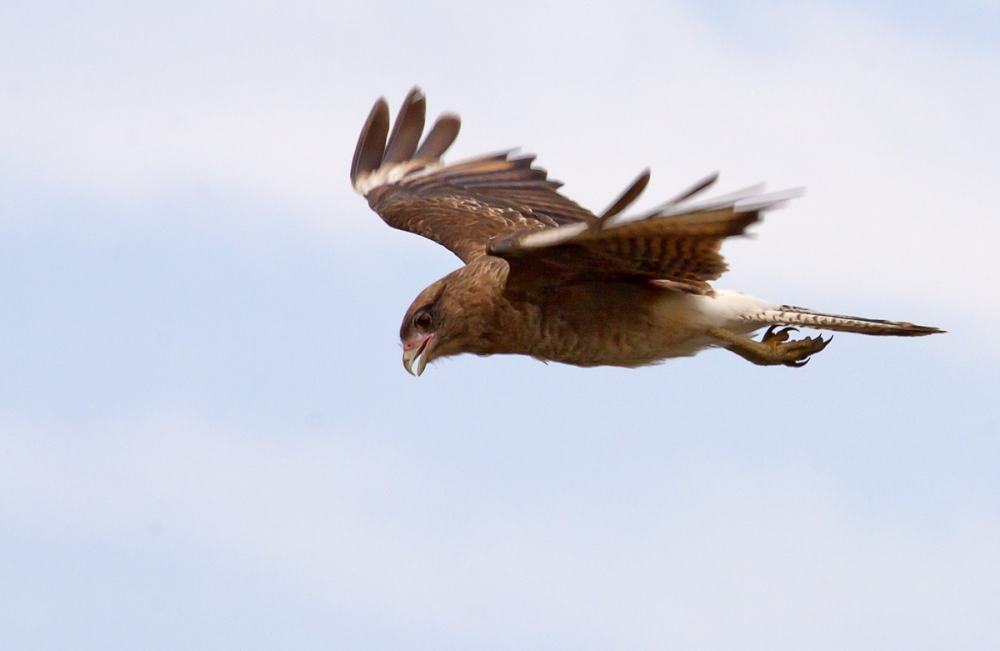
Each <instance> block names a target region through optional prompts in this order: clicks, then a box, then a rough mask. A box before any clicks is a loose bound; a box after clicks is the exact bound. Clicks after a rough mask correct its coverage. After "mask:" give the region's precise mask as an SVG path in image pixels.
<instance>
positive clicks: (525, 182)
mask: <svg viewBox="0 0 1000 651" xmlns="http://www.w3.org/2000/svg"><path fill="white" fill-rule="evenodd" d="M425 112H426V102H425V99H424V95H423V93H422V92H421V91H420V89H418V88H414V89H413V90H411V91H410V93H409V95H407V96H406V100H405V101H404V102H403V106H402V108H401V109H400V111H399V115H398V116H397V118H396V123H395V125H394V126H393V129H392V133H391V135H389V137H388V142H386V134H388V132H389V107H388V105H387V104H386V102H385V100H384V99H379V100H378V101H377V102H375V106H374V107H372V110H371V113H370V114H369V115H368V120H367V122H365V126H364V129H362V131H361V136H360V138H359V139H358V145H357V148H356V149H355V151H354V161H353V163H352V165H351V183H352V184H353V185H354V188H355V190H357V191H358V192H359V193H361V194H363V195H364V196H365V197H366V198H367V199H368V205H369V206H371V207H372V209H373V210H374V211H375V212H377V213H378V214H379V215H380V216H381V217H382V219H383V220H384V221H385V222H386V223H387V224H389V225H390V226H392V227H393V228H398V229H401V230H404V231H410V232H411V233H416V234H417V235H423V236H424V237H426V238H429V239H431V240H434V241H435V242H437V243H438V244H441V245H442V246H444V247H446V248H447V249H449V250H450V251H452V252H453V253H455V254H456V255H458V257H460V258H461V259H462V260H464V261H465V262H469V261H470V260H472V259H474V258H476V257H479V256H481V255H484V254H485V252H486V247H487V245H488V244H489V241H490V239H491V238H496V237H503V236H506V235H508V234H510V233H512V232H520V233H531V232H537V231H542V230H545V229H553V228H558V227H561V226H565V225H573V224H580V225H587V224H591V223H595V222H596V221H597V217H596V216H595V215H594V214H593V213H591V212H590V211H589V210H586V209H584V208H581V207H580V206H579V205H577V204H576V203H574V202H573V201H571V200H569V199H567V198H566V197H564V196H562V195H561V194H559V193H558V192H556V189H557V188H558V187H559V186H560V185H561V184H560V183H558V182H557V181H552V180H550V179H548V178H547V174H546V172H545V170H543V169H540V168H537V167H532V166H531V163H532V161H533V160H534V157H527V156H522V157H516V156H511V154H510V152H505V153H499V154H495V155H490V156H483V157H481V158H476V159H473V160H469V161H465V162H461V163H455V164H452V165H443V164H442V163H441V161H440V158H441V155H442V154H443V153H444V152H445V150H447V149H448V147H450V146H451V144H452V142H454V140H455V138H456V137H457V136H458V130H459V126H460V122H459V119H458V117H457V116H454V115H447V114H446V115H442V116H441V117H440V118H438V121H437V122H436V123H435V124H434V127H433V128H432V129H431V131H430V133H429V134H428V135H427V137H426V138H425V139H424V142H423V144H421V145H420V146H419V147H417V143H418V142H419V140H420V136H421V133H422V132H423V129H424V117H425Z"/></svg>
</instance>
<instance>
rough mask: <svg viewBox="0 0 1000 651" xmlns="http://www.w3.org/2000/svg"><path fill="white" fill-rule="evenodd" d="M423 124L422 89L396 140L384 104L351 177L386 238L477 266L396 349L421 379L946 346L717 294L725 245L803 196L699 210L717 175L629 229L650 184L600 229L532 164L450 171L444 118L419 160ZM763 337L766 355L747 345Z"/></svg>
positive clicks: (750, 192)
mask: <svg viewBox="0 0 1000 651" xmlns="http://www.w3.org/2000/svg"><path fill="white" fill-rule="evenodd" d="M425 110H426V102H425V100H424V95H423V93H422V92H421V91H420V90H419V89H418V88H414V89H413V90H412V91H410V94H409V95H407V97H406V100H405V101H404V102H403V107H402V108H401V109H400V111H399V115H398V116H397V118H396V123H395V125H394V126H393V129H392V133H391V134H389V107H388V105H387V104H386V101H385V99H382V98H380V99H379V100H378V101H377V102H375V106H374V107H373V108H372V110H371V113H370V114H369V115H368V120H367V122H365V126H364V128H363V129H362V131H361V136H360V138H359V139H358V145H357V148H356V149H355V151H354V161H353V163H352V165H351V183H352V184H353V185H354V188H355V190H357V191H358V192H359V193H360V194H362V195H364V196H365V197H367V199H368V205H369V206H371V208H372V210H374V211H375V212H377V213H378V214H379V215H380V216H381V217H382V219H383V220H385V222H386V223H387V224H389V225H390V226H392V227H393V228H398V229H401V230H405V231H410V232H411V233H416V234H417V235H423V236H424V237H426V238H429V239H431V240H434V241H435V242H437V243H438V244H441V245H442V246H444V247H446V248H447V249H449V250H450V251H452V252H453V253H455V254H456V255H457V256H458V257H459V258H461V259H462V261H463V262H465V266H464V267H462V268H460V269H457V270H456V271H453V272H452V273H450V274H448V275H447V276H445V277H444V278H442V279H441V280H438V281H437V282H435V283H434V284H432V285H431V286H430V287H428V288H427V289H425V290H424V291H422V292H421V293H420V295H419V296H417V298H416V300H414V301H413V304H412V305H410V308H409V309H408V310H407V311H406V316H405V317H404V318H403V325H402V327H401V328H400V330H399V336H400V339H401V340H402V342H403V366H404V367H405V368H406V370H407V371H409V372H410V373H413V372H414V371H416V374H417V375H420V374H421V373H422V372H423V370H424V367H425V366H426V365H427V363H428V362H430V361H433V360H435V359H439V358H442V357H447V356H450V355H458V354H460V353H474V354H476V355H497V354H517V355H530V356H532V357H534V358H536V359H540V360H544V361H555V362H563V363H565V364H574V365H576V366H601V365H609V366H628V367H634V366H642V365H645V364H653V363H656V362H659V361H661V360H664V359H667V358H670V357H680V356H686V355H693V354H695V353H697V352H698V351H700V350H703V349H705V348H711V347H716V346H721V347H723V348H726V349H728V350H731V351H733V352H734V353H736V354H737V355H740V356H742V357H744V358H745V359H748V360H750V361H751V362H753V363H754V364H760V365H765V366H769V365H785V366H803V365H805V363H806V362H807V361H808V360H809V357H810V355H813V354H815V353H817V352H819V351H821V350H823V349H824V348H826V346H827V344H829V342H830V339H832V337H831V338H830V339H823V338H822V337H821V336H816V337H806V338H803V339H798V340H793V339H791V338H790V336H789V333H790V332H792V331H795V330H796V328H795V326H803V327H806V328H814V329H823V330H840V331H845V332H858V333H861V334H868V335H896V336H904V337H907V336H909V337H913V336H922V335H929V334H933V333H936V332H942V331H941V330H939V329H937V328H931V327H925V326H918V325H914V324H912V323H904V322H898V321H881V320H876V319H865V318H861V317H853V316H839V315H834V314H822V313H819V312H813V311H811V310H806V309H803V308H799V307H792V306H788V305H778V304H775V303H770V302H767V301H763V300H761V299H758V298H754V297H752V296H748V295H746V294H741V293H739V292H733V291H727V290H716V289H712V287H711V286H710V285H709V284H708V283H709V281H712V280H716V279H717V278H718V277H719V276H720V275H721V274H722V272H724V271H725V270H726V264H725V262H724V261H723V259H722V256H721V255H720V254H719V248H720V246H721V244H722V242H723V240H725V239H726V238H728V237H734V236H737V235H742V234H743V233H744V231H745V230H746V228H747V227H748V226H749V225H750V224H753V223H754V222H756V221H758V220H759V219H760V217H761V214H762V213H763V212H764V211H766V210H770V209H773V208H776V207H779V206H780V205H782V204H783V203H784V202H786V201H787V200H788V199H790V198H793V197H794V196H797V193H795V192H792V193H787V192H786V193H776V194H762V186H757V187H753V188H748V189H746V190H743V191H740V192H736V193H732V194H729V195H726V196H722V197H716V198H715V199H712V200H709V201H707V202H704V203H701V204H698V205H691V204H690V203H689V200H690V199H692V198H693V197H694V196H695V195H697V194H699V193H701V192H703V191H704V190H706V189H707V188H708V187H709V186H710V185H712V183H714V181H715V179H716V176H715V175H713V176H711V177H709V178H707V179H705V180H703V181H701V182H699V183H697V184H695V185H694V186H693V187H691V188H690V189H688V190H686V191H685V192H682V193H681V194H680V195H678V196H677V197H675V198H674V199H672V200H670V201H668V202H666V203H664V204H661V205H660V206H658V207H657V208H655V209H654V210H652V211H651V212H648V213H646V214H644V215H640V216H637V217H634V218H629V219H619V218H618V216H619V215H620V213H621V212H622V211H623V210H624V209H625V208H626V207H627V206H628V205H629V204H631V203H632V202H633V201H634V200H635V199H636V197H638V196H639V194H640V193H641V192H642V190H643V189H644V188H645V186H646V183H647V182H648V181H649V171H648V170H647V171H645V172H643V173H642V174H641V175H640V176H639V177H638V178H637V179H636V180H635V181H634V182H633V183H632V185H631V186H629V188H628V189H627V190H625V192H623V193H622V195H621V196H620V197H618V199H617V200H615V201H614V203H612V204H611V206H610V207H609V208H608V209H607V210H605V211H604V212H603V213H601V214H600V215H595V214H594V213H592V212H590V211H589V210H587V209H585V208H582V207H580V206H579V205H577V204H576V203H574V202H573V201H571V200H570V199H567V198H566V197H564V196H563V195H561V194H559V193H558V192H557V191H556V190H557V188H558V187H559V186H560V185H561V184H560V183H558V182H556V181H552V180H550V179H548V178H547V174H546V172H545V170H544V169H541V168H538V167H533V166H532V161H533V160H534V157H532V156H514V155H512V154H511V152H504V153H500V154H493V155H488V156H483V157H480V158H475V159H472V160H468V161H465V162H461V163H454V164H451V165H445V164H443V163H442V162H441V155H442V154H443V153H444V152H445V150H447V149H448V147H449V146H451V144H452V142H454V140H455V138H456V136H457V135H458V130H459V126H460V122H459V119H458V117H457V116H455V115H448V114H445V115H442V116H441V117H440V118H438V120H437V122H436V123H435V124H434V127H433V128H432V129H431V131H430V133H428V134H427V137H426V138H425V139H424V141H423V143H422V144H420V146H419V147H418V146H417V145H418V142H419V141H420V136H421V134H422V133H423V130H424V116H425ZM387 135H388V142H387V141H386V136H387ZM765 326H768V329H767V331H766V333H765V334H764V336H763V337H762V338H761V340H760V341H755V340H753V339H751V338H750V337H749V336H748V335H750V334H751V333H753V332H754V331H755V330H758V329H760V328H762V327H765ZM779 326H784V327H780V328H778V327H779ZM776 328H778V329H776ZM414 363H416V368H415V369H414Z"/></svg>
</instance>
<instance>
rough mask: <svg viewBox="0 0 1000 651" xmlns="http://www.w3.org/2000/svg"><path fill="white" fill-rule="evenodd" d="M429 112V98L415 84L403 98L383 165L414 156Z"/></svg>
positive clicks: (400, 161)
mask: <svg viewBox="0 0 1000 651" xmlns="http://www.w3.org/2000/svg"><path fill="white" fill-rule="evenodd" d="M426 114H427V100H426V98H425V97H424V92H423V91H422V90H420V87H419V86H414V87H413V88H412V89H411V90H410V92H409V93H408V94H407V95H406V99H405V100H403V105H402V106H401V107H400V108H399V114H398V115H397V116H396V124H394V125H393V127H392V134H391V135H390V136H389V143H388V144H387V145H386V147H385V153H384V155H383V156H382V164H383V165H391V164H393V163H402V162H403V161H407V160H409V159H410V157H411V156H413V152H415V151H416V150H417V143H418V142H420V136H421V134H422V133H423V132H424V119H425V118H426Z"/></svg>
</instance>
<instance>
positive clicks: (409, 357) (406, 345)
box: [403, 334, 434, 376]
mask: <svg viewBox="0 0 1000 651" xmlns="http://www.w3.org/2000/svg"><path fill="white" fill-rule="evenodd" d="M433 342H434V335H433V334H429V335H417V336H415V337H413V338H412V339H408V340H406V341H404V342H403V368H405V369H406V372H407V373H409V374H410V375H415V376H418V375H420V374H421V373H423V372H424V367H425V366H427V361H428V360H427V358H428V357H430V354H431V349H432V348H433V347H434V346H433ZM414 361H416V362H417V372H416V373H414V372H413V362H414Z"/></svg>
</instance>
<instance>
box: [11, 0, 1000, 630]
mask: <svg viewBox="0 0 1000 651" xmlns="http://www.w3.org/2000/svg"><path fill="white" fill-rule="evenodd" d="M748 7H749V5H746V4H741V3H736V4H728V3H712V4H711V5H699V6H693V5H687V4H660V3H643V2H632V3H628V4H626V5H622V4H617V5H616V8H611V7H610V6H605V5H601V4H598V3H590V4H586V3H585V4H574V5H565V6H560V5H556V4H550V3H520V4H519V3H514V4H511V5H507V6H505V7H504V8H498V6H496V5H493V6H479V5H476V4H471V3H431V4H428V5H425V6H423V7H421V8H419V9H417V8H414V7H410V6H408V5H398V6H397V5H395V4H393V3H377V2H376V3H366V4H364V5H362V4H350V3H338V4H336V5H325V4H323V3H282V4H273V3H255V4H237V3H224V2H222V3H210V4H206V3H161V4H159V5H153V4H147V5H142V6H139V5H127V4H120V3H101V4H96V5H95V4H88V5H86V6H84V5H76V4H73V3H61V4H49V5H46V6H44V7H42V6H40V5H37V4H18V3H8V4H6V5H4V7H3V8H2V9H0V48H2V49H0V53H2V54H0V88H3V89H4V92H3V93H2V94H0V235H2V237H0V523H2V524H0V646H4V647H5V648H6V647H10V648H21V649H49V648H80V649H115V648H121V649H134V648H150V649H160V648H163V649H168V648H169V649H174V648H211V649H229V648H232V649H248V648H249V649H271V648H289V647H291V648H331V647H333V648H344V649H352V648H357V649H372V648H376V649H378V648H385V649H451V648H456V649H457V648H497V649H500V648H504V649H506V648H538V649H542V648H544V649H552V648H559V649H562V648H566V649H570V648H571V649H580V648H609V647H611V648H625V649H647V648H650V649H651V648H656V649H663V648H678V649H680V648H683V649H688V648H700V649H731V648H741V649H743V648H746V649H799V648H815V649H840V648H851V649H915V648H916V649H920V648H926V649H937V648H948V649H991V648H996V646H997V645H998V643H1000V625H998V624H997V622H1000V588H998V586H1000V554H998V552H997V550H998V549H1000V499H998V496H1000V479H998V475H997V468H998V467H1000V408H998V407H997V405H998V404H1000V388H998V387H1000V377H998V375H1000V373H998V370H997V369H998V361H1000V345H998V343H997V339H996V338H995V337H994V335H993V332H992V328H991V326H992V324H993V323H996V322H997V318H998V316H1000V310H998V308H997V302H996V300H995V294H996V289H995V285H996V278H997V277H998V275H1000V265H998V262H997V260H996V256H995V254H994V251H995V249H996V246H997V243H998V240H1000V226H998V223H1000V222H998V220H997V218H996V214H995V213H996V210H997V209H996V206H997V205H1000V196H998V195H1000V191H998V189H997V188H998V185H997V183H996V178H997V175H998V173H1000V127H998V124H1000V121H998V120H997V119H996V117H997V110H998V107H1000V90H998V89H1000V65H998V63H1000V61H998V59H1000V56H998V50H997V47H996V45H997V41H996V38H995V35H996V34H997V26H998V24H1000V19H998V15H1000V14H998V10H997V7H996V6H995V5H992V4H989V3H938V4H920V5H916V6H914V7H913V8H911V6H910V5H905V6H904V5H902V4H894V3H883V4H880V5H877V6H875V7H874V8H869V7H862V6H860V5H850V4H848V5H842V4H837V5H832V4H824V3H811V4H796V5H791V4H777V5H774V6H772V7H770V8H768V9H767V10H757V11H756V13H754V12H752V11H751V10H750V9H749V8H748ZM970 17H971V18H970ZM416 83H418V84H420V85H421V86H422V87H423V88H424V89H425V91H426V92H427V96H428V105H429V106H428V108H429V112H430V113H431V114H435V113H437V112H439V111H445V110H448V111H455V112H458V113H460V114H461V115H462V117H463V133H462V135H461V136H460V137H459V140H458V142H457V143H456V145H455V147H454V152H453V153H452V154H450V159H451V160H456V159H458V158H461V157H464V156H470V155H473V154H476V153H480V152H483V151H495V150H497V149H502V148H506V147H511V146H518V145H520V146H523V148H524V150H526V151H531V152H535V153H538V155H539V163H540V164H542V165H543V166H545V167H546V168H548V169H549V170H550V172H551V173H552V175H553V176H554V177H555V178H558V179H560V180H562V181H564V182H565V183H566V186H565V188H564V189H565V192H566V193H567V194H568V195H569V196H571V197H573V198H575V199H577V200H579V201H580V202H581V203H583V204H584V205H587V206H590V207H593V208H595V209H600V208H602V207H603V206H605V205H606V204H607V202H608V201H609V200H610V199H612V198H613V197H614V196H615V195H616V194H617V192H618V191H619V190H620V189H621V187H623V186H624V184H626V183H627V182H628V181H630V180H631V179H632V178H633V177H634V175H635V173H636V172H638V171H639V170H640V169H642V168H643V167H645V166H647V165H649V166H650V167H651V168H652V172H653V179H652V182H651V184H650V187H649V188H648V189H647V193H646V196H645V197H644V198H643V200H642V202H643V203H642V204H641V205H652V204H653V203H655V202H656V201H657V200H662V199H663V198H665V197H669V196H671V195H672V194H673V193H674V192H675V191H676V190H677V189H678V188H681V187H684V186H685V185H686V184H688V183H690V182H691V181H693V180H695V179H697V178H700V177H701V176H703V175H704V174H706V173H708V172H711V171H714V170H720V171H721V172H722V181H721V185H722V188H723V189H731V188H735V187H739V186H741V185H745V184H749V183H754V182H757V181H759V180H767V181H768V182H769V183H770V186H769V187H771V188H772V189H780V188H784V187H798V186H804V187H806V196H805V197H804V198H803V199H800V200H797V201H796V202H793V203H792V205H791V206H789V208H787V209H786V210H783V211H780V212H776V213H773V214H771V215H769V216H768V218H767V220H766V221H765V223H763V224H761V225H760V226H759V227H757V228H756V230H755V233H756V236H755V238H753V239H745V240H740V241H736V242H732V243H727V245H726V248H725V253H726V255H727V257H728V259H729V261H730V263H731V266H732V270H731V272H730V273H728V274H727V275H726V276H724V277H723V279H722V280H721V281H720V282H719V283H718V285H719V286H720V287H725V288H734V289H740V290H743V291H747V292H750V293H753V294H755V295H759V296H762V297H764V298H768V299H772V300H776V301H781V302H789V303H793V304H800V305H806V306H809V307H813V308H816V309H825V310H830V311H835V312H841V313H856V314H863V315H867V316H872V317H885V318H896V319H905V320H912V321H915V322H918V323H927V324H931V325H937V326H941V327H944V328H945V329H947V330H948V331H949V333H948V334H947V335H944V336H939V337H933V338H928V339H919V340H893V339H872V338H863V337H859V336H850V335H837V337H836V340H835V341H834V343H833V344H832V345H831V346H830V348H828V349H827V350H826V351H825V352H824V353H823V354H821V355H819V356H817V357H816V358H815V359H814V360H813V362H812V363H811V364H810V365H809V366H808V367H807V368H805V369H801V370H792V369H769V368H758V367H754V366H752V365H749V364H747V363H746V362H744V361H743V360H741V359H739V358H738V357H736V356H734V355H731V354H727V353H725V352H722V351H713V352H708V353H704V354H701V355H699V356H697V357H695V358H692V359H684V360H675V361H671V362H668V363H666V364H663V365H660V366H655V367H650V368H644V369H636V370H621V369H576V368H571V367H565V366H560V365H555V364H550V365H544V364H541V363H539V362H535V361H532V360H527V359H519V358H489V359H480V358H474V357H469V358H458V359H454V360H446V361H443V362H441V363H438V364H435V365H433V366H432V367H430V368H429V369H428V370H427V371H426V372H425V373H424V375H423V376H422V377H421V378H419V379H414V378H411V377H410V376H409V375H407V374H406V373H405V371H404V370H403V369H402V364H401V363H400V356H401V351H400V347H399V343H398V327H399V320H400V319H401V318H402V315H403V312H404V311H405V309H406V307H407V306H408V305H409V303H410V301H411V300H412V298H413V297H414V296H415V295H416V294H417V292H419V291H420V290H421V289H422V288H423V287H424V286H426V285H427V284H429V283H430V282H432V281H433V280H435V279H437V278H438V277H440V276H441V275H444V274H445V273H447V272H448V271H450V270H452V269H454V268H455V267H456V266H457V265H458V264H459V262H458V260H457V259H456V258H454V257H453V256H452V255H451V254H450V253H448V252H447V251H445V250H443V249H441V248H440V247H437V246H435V245H433V244H432V243H430V242H427V241H424V240H421V239H420V238H417V237H414V236H412V235H409V234H406V233H398V232H395V231H392V230H391V229H389V228H388V227H386V226H385V225H384V224H382V223H381V222H380V221H379V220H378V218H377V217H376V216H375V215H374V214H373V213H371V212H370V211H369V210H368V208H367V206H366V205H365V202H364V201H363V200H362V199H361V198H359V197H357V196H356V195H354V194H353V192H352V191H351V189H350V187H349V184H348V181H347V176H348V167H349V162H350V156H351V153H352V151H353V147H354V141H355V139H356V137H357V132H358V130H359V129H360V126H361V124H362V122H363V121H364V118H365V116H366V114H367V112H368V109H369V108H370V106H371V103H372V102H373V101H374V100H375V98H377V97H378V96H380V95H385V96H386V97H387V98H388V99H389V101H390V104H391V105H392V106H393V107H394V108H395V107H396V106H398V103H399V102H400V100H401V99H402V97H403V95H404V94H405V93H406V91H407V90H408V89H409V88H410V87H411V86H412V85H413V84H416Z"/></svg>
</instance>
